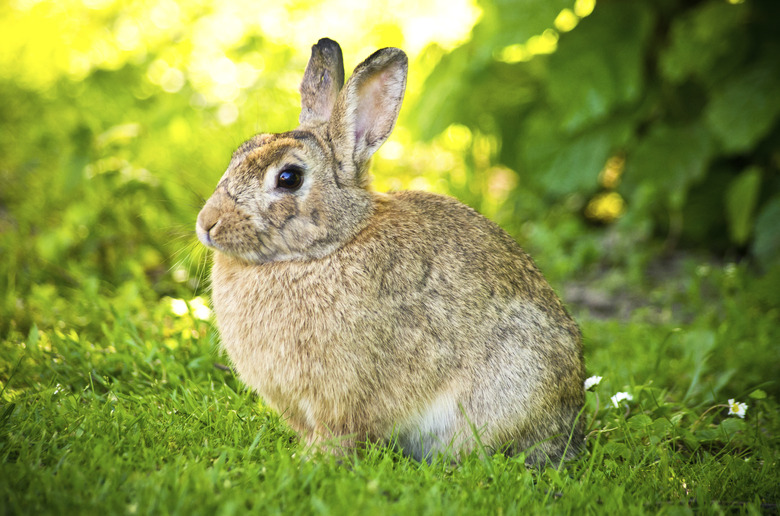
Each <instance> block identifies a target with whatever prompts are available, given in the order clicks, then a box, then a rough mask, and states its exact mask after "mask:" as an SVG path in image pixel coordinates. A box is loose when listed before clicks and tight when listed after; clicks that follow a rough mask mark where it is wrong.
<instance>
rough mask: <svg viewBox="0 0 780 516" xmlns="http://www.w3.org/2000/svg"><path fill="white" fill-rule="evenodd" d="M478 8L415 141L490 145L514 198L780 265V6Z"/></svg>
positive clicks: (579, 0)
mask: <svg viewBox="0 0 780 516" xmlns="http://www.w3.org/2000/svg"><path fill="white" fill-rule="evenodd" d="M480 5H481V7H482V9H483V11H484V15H483V17H482V18H481V19H480V21H479V23H478V24H477V25H476V27H475V28H474V31H473V37H472V39H471V40H470V41H469V42H467V43H466V44H464V45H462V46H460V47H459V48H457V49H455V50H454V51H453V52H451V53H448V54H447V55H445V56H444V57H443V58H442V59H441V62H440V63H439V64H438V66H437V67H436V69H435V70H434V72H433V73H432V74H431V75H430V76H429V78H428V80H427V82H426V84H425V91H424V94H423V95H422V96H421V98H420V100H419V104H418V106H417V108H416V110H417V117H416V118H415V122H416V124H417V128H418V130H419V131H420V133H421V134H422V135H424V136H425V137H428V138H430V137H433V136H435V135H438V134H442V133H444V132H446V131H447V130H449V129H448V127H450V128H451V127H452V124H458V125H460V126H463V127H464V129H466V130H468V131H469V132H471V133H473V134H479V135H482V137H483V138H489V139H492V140H493V141H495V148H496V152H495V159H496V160H497V161H498V162H500V163H503V164H505V165H506V166H508V167H509V168H511V169H513V170H514V171H515V172H516V173H517V174H518V176H519V181H518V182H517V185H516V189H515V191H513V192H512V197H513V198H515V199H527V197H528V192H529V191H530V192H534V193H535V195H536V196H537V197H538V198H540V199H542V200H543V201H544V204H548V203H549V202H555V201H561V200H564V201H567V202H569V205H570V206H571V209H572V210H582V212H583V213H584V214H585V215H586V216H587V217H588V218H590V219H591V220H592V221H596V222H607V223H608V222H612V221H613V220H614V219H616V218H618V217H620V216H621V215H623V212H624V211H625V210H627V212H626V213H625V216H624V217H623V218H622V220H621V222H620V225H621V226H622V227H623V228H624V229H625V230H627V232H629V233H633V234H634V235H635V237H637V235H639V236H640V237H641V236H642V235H644V236H643V238H645V239H647V238H650V237H653V236H658V235H665V236H666V237H667V239H668V243H669V244H672V245H675V244H677V243H679V242H682V243H683V244H686V245H694V246H697V247H703V248H706V249H709V250H711V251H714V252H716V253H723V252H729V253H731V255H732V256H739V255H741V254H743V253H744V252H745V251H749V252H750V253H751V254H752V256H754V257H755V258H756V259H757V260H758V261H759V262H760V263H761V264H762V265H763V266H765V267H770V266H771V265H773V264H776V263H777V259H778V256H780V229H778V225H777V224H776V223H774V224H773V223H771V222H769V221H770V220H774V221H777V220H780V218H778V210H780V174H778V170H779V169H780V153H779V152H778V149H779V148H780V145H778V144H780V124H778V120H780V95H778V94H777V92H778V91H780V61H778V60H777V56H778V55H779V54H780V32H778V31H777V20H778V18H779V17H780V4H778V3H777V2H776V1H774V0H744V1H743V0H729V1H725V0H705V1H693V2H691V1H687V0H686V1H683V0H664V1H660V2H659V1H633V2H619V1H610V0H603V1H600V2H598V4H596V3H595V1H592V0H591V1H588V0H576V1H573V0H568V1H549V0H523V1H521V0H482V1H481V2H480ZM526 13H534V14H533V15H526ZM616 164H618V165H619V166H617V167H616V166H615V165H616ZM518 191H521V192H522V193H520V194H518V193H517V192H518ZM524 196H525V197H524ZM534 208H535V207H534ZM515 210H516V212H517V213H520V214H522V213H524V212H525V211H524V210H523V207H522V206H516V208H515ZM525 213H527V212H525Z"/></svg>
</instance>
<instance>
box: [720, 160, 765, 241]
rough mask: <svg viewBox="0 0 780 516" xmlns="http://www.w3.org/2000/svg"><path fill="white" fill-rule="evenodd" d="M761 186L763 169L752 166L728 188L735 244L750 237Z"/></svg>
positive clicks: (729, 217) (731, 232) (730, 231)
mask: <svg viewBox="0 0 780 516" xmlns="http://www.w3.org/2000/svg"><path fill="white" fill-rule="evenodd" d="M760 186H761V170H760V169H758V168H757V167H751V168H749V169H747V170H745V171H744V172H742V173H741V174H740V175H739V176H737V177H736V178H735V179H734V180H733V181H732V182H731V184H730V185H729V188H728V189H727V190H726V211H727V212H728V223H729V234H730V235H731V240H732V241H733V242H734V243H735V244H739V245H743V244H745V243H746V242H747V241H748V238H750V233H751V231H752V229H753V216H754V213H755V210H756V203H757V201H758V193H759V187H760Z"/></svg>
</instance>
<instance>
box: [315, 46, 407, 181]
mask: <svg viewBox="0 0 780 516" xmlns="http://www.w3.org/2000/svg"><path fill="white" fill-rule="evenodd" d="M407 68H408V60H407V58H406V54H404V52H403V51H401V50H399V49H397V48H383V49H382V50H378V51H377V52H375V53H374V54H373V55H371V57H369V58H368V59H366V60H365V61H363V62H362V63H361V64H360V65H358V67H357V68H355V71H354V73H353V74H352V77H350V79H349V81H347V84H346V86H344V89H343V90H342V91H341V95H340V96H339V98H338V101H337V102H336V107H335V108H334V110H333V116H332V117H331V120H330V134H331V138H333V141H334V143H335V145H334V148H335V151H336V156H337V158H338V160H339V162H341V163H342V167H345V166H346V167H345V168H343V169H342V170H340V172H339V173H347V174H349V173H350V172H351V173H352V177H351V178H344V179H347V180H350V179H351V180H352V181H356V182H357V183H358V184H361V185H363V184H364V183H365V182H366V178H365V177H364V176H366V174H365V169H366V164H367V163H368V160H369V159H370V158H371V156H372V155H373V154H374V152H376V150H377V149H378V148H379V147H380V146H381V145H382V144H383V143H384V142H385V140H387V138H388V137H389V136H390V133H391V132H392V130H393V127H395V122H396V120H397V119H398V112H399V111H400V110H401V102H402V101H403V99H404V91H405V90H406V72H407ZM353 167H354V168H353ZM349 169H352V170H349Z"/></svg>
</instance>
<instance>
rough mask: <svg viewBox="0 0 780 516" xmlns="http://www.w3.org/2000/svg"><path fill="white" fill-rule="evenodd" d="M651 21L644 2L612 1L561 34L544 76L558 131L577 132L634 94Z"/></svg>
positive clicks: (639, 81) (639, 89) (638, 86)
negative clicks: (571, 29) (547, 71)
mask: <svg viewBox="0 0 780 516" xmlns="http://www.w3.org/2000/svg"><path fill="white" fill-rule="evenodd" d="M626 20H631V23H626ZM651 22H652V14H651V13H650V11H649V10H648V9H647V8H646V7H645V6H644V4H642V3H638V2H611V3H605V4H604V5H603V6H602V5H601V4H599V6H598V7H597V8H596V10H595V11H594V12H593V14H592V15H590V16H588V17H587V18H585V19H583V20H582V21H581V22H580V24H579V25H578V26H577V28H576V29H575V30H573V31H572V32H570V33H567V34H564V35H562V36H561V39H560V41H559V43H558V50H557V52H555V53H554V54H553V55H551V56H550V73H549V80H548V81H547V88H548V89H547V91H548V95H549V100H550V103H551V104H552V106H553V108H554V109H555V110H556V111H558V112H559V117H560V126H559V128H558V130H560V129H563V130H565V131H567V132H573V131H576V130H578V129H580V128H582V127H583V126H585V125H587V124H592V123H593V122H594V121H597V120H600V119H603V118H604V117H605V116H607V114H608V113H610V112H611V111H612V110H613V109H614V108H615V107H616V106H618V105H621V104H625V103H629V102H633V101H635V100H637V99H638V98H639V96H640V94H641V92H642V85H643V80H644V74H643V70H644V66H645V58H644V47H645V45H646V42H647V38H648V35H649V33H650V28H651V26H652V23H651Z"/></svg>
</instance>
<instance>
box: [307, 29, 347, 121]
mask: <svg viewBox="0 0 780 516" xmlns="http://www.w3.org/2000/svg"><path fill="white" fill-rule="evenodd" d="M342 86H344V59H343V57H342V55H341V47H340V46H339V44H338V43H336V42H335V41H333V40H332V39H327V38H323V39H321V40H319V41H318V42H317V44H316V45H314V46H313V47H311V58H309V64H308V65H307V66H306V71H305V72H304V73H303V80H302V81H301V87H300V91H301V115H300V116H299V117H298V121H299V122H300V123H301V124H305V123H307V122H317V121H322V122H327V121H328V120H329V119H330V115H331V112H332V111H333V105H334V104H335V103H336V99H337V98H338V95H339V91H340V90H341V87H342Z"/></svg>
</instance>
